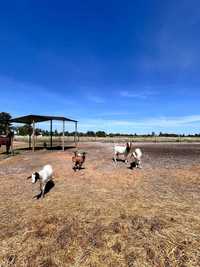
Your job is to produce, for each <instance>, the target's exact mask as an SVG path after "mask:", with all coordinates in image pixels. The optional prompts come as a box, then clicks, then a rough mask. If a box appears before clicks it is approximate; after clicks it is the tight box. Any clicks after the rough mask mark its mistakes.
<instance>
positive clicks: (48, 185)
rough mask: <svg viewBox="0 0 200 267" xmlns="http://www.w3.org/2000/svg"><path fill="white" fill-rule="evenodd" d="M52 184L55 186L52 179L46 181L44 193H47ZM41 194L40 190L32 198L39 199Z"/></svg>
mask: <svg viewBox="0 0 200 267" xmlns="http://www.w3.org/2000/svg"><path fill="white" fill-rule="evenodd" d="M54 186H55V183H54V182H53V181H52V180H50V181H48V182H47V184H46V187H45V191H44V195H46V194H48V193H49V192H50V191H51V189H52V188H53V187H54ZM41 196H42V192H40V193H39V194H37V195H35V196H34V197H33V198H36V199H39V198H41Z"/></svg>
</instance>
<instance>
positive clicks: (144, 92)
mask: <svg viewBox="0 0 200 267" xmlns="http://www.w3.org/2000/svg"><path fill="white" fill-rule="evenodd" d="M119 94H120V96H122V97H127V98H139V99H146V98H148V97H150V96H153V95H156V94H157V92H155V91H151V90H141V91H136V92H133V91H127V90H122V91H120V92H119Z"/></svg>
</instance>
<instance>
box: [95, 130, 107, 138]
mask: <svg viewBox="0 0 200 267" xmlns="http://www.w3.org/2000/svg"><path fill="white" fill-rule="evenodd" d="M96 136H98V137H106V133H105V132H104V131H98V132H96Z"/></svg>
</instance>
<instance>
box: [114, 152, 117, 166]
mask: <svg viewBox="0 0 200 267" xmlns="http://www.w3.org/2000/svg"><path fill="white" fill-rule="evenodd" d="M117 159H118V153H114V157H113V160H114V162H115V164H117Z"/></svg>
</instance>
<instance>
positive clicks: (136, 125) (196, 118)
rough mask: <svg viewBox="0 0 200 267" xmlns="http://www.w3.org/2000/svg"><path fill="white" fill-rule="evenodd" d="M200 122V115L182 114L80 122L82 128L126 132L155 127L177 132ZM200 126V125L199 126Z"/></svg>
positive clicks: (155, 128) (147, 129)
mask: <svg viewBox="0 0 200 267" xmlns="http://www.w3.org/2000/svg"><path fill="white" fill-rule="evenodd" d="M197 123H200V115H199V114H198V115H191V116H182V117H158V118H145V119H142V120H105V119H87V120H83V121H81V122H80V128H81V129H93V130H99V129H103V130H105V131H112V130H114V131H116V130H117V131H118V132H124V131H126V129H128V132H131V131H144V132H148V131H149V130H152V129H154V130H155V131H156V130H157V129H161V128H162V129H164V130H166V131H167V130H169V129H171V130H172V129H173V130H174V131H175V132H176V131H178V132H181V130H182V128H184V129H185V127H188V131H190V130H191V126H197ZM199 128H200V127H199Z"/></svg>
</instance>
